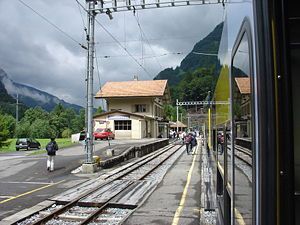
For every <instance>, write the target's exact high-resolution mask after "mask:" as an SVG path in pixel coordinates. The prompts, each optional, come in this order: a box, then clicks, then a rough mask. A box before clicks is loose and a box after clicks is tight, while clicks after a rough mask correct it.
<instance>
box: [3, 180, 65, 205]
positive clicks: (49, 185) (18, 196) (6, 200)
mask: <svg viewBox="0 0 300 225" xmlns="http://www.w3.org/2000/svg"><path fill="white" fill-rule="evenodd" d="M64 181H65V180H61V181H59V182H57V183H53V184H48V185H46V186H43V187H40V188H37V189H34V190H31V191H28V192H25V193H23V194H20V195H17V196H14V197H11V198H9V199H5V200H3V201H1V202H0V204H3V203H5V202H9V201H11V200H14V199H16V198H20V197H22V196H25V195H29V194H31V193H34V192H36V191H40V190H43V189H45V188H48V187H51V186H54V185H57V184H60V183H62V182H64Z"/></svg>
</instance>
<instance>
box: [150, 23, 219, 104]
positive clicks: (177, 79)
mask: <svg viewBox="0 0 300 225" xmlns="http://www.w3.org/2000/svg"><path fill="white" fill-rule="evenodd" d="M222 29H223V23H220V24H219V25H217V26H216V27H215V29H214V30H213V31H212V32H211V33H210V34H208V35H207V36H206V37H205V38H203V39H202V40H201V41H199V42H198V43H196V44H195V46H194V47H193V50H192V51H191V52H190V53H189V54H188V55H187V56H186V57H185V58H184V59H183V60H182V61H181V63H180V66H177V67H176V68H175V69H173V68H167V69H165V70H163V71H161V72H160V73H159V74H158V75H157V76H156V77H155V78H154V80H159V79H167V80H168V84H169V86H170V88H171V95H172V100H173V103H174V102H175V101H176V99H179V100H180V101H193V100H204V99H205V98H206V97H207V93H208V91H211V92H212V93H213V91H214V88H215V84H216V80H217V77H218V74H219V72H220V63H219V61H218V57H217V52H218V49H219V44H220V39H221V35H222Z"/></svg>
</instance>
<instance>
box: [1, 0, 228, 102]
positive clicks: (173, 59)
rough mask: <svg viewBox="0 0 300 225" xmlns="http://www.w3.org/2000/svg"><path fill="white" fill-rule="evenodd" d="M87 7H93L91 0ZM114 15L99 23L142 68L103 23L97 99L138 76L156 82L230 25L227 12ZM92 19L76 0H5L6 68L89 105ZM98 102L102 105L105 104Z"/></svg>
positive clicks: (211, 8) (217, 8)
mask: <svg viewBox="0 0 300 225" xmlns="http://www.w3.org/2000/svg"><path fill="white" fill-rule="evenodd" d="M21 1H23V2H24V3H25V4H27V5H28V6H30V7H31V8H33V9H34V10H35V11H36V12H38V13H39V14H40V15H42V16H43V17H44V18H46V19H47V20H48V21H50V22H51V23H52V24H54V26H56V27H58V28H59V29H60V30H61V31H59V30H57V29H56V28H55V27H54V26H53V25H50V24H49V23H47V22H46V21H45V20H44V19H42V18H41V17H39V16H38V15H36V14H35V13H34V12H33V11H32V10H30V9H29V8H28V7H26V6H25V5H24V4H22V3H21ZM79 2H80V3H81V4H82V5H83V6H85V1H84V0H79ZM146 2H147V0H146ZM112 16H113V19H112V20H110V19H109V17H108V16H107V15H106V14H105V13H104V14H98V15H97V17H96V19H97V21H98V22H99V23H100V24H101V25H102V26H104V27H105V28H106V30H108V31H109V33H110V34H112V35H113V36H114V37H115V39H117V40H118V41H119V43H120V44H121V45H122V46H123V47H124V48H126V50H127V51H128V52H130V54H131V55H132V56H133V57H134V58H135V59H136V61H137V62H138V63H137V62H135V61H134V60H133V59H132V58H131V57H129V55H128V54H127V53H126V52H125V50H124V49H123V48H121V47H120V46H119V45H118V44H117V43H116V41H115V40H114V39H112V38H111V36H110V35H109V34H108V33H107V32H106V31H105V30H104V29H102V27H101V26H100V25H99V24H98V23H96V26H95V43H96V56H97V60H95V71H94V92H95V93H96V92H97V91H98V90H99V89H100V86H101V85H104V84H105V82H107V81H128V80H132V79H133V77H134V76H135V75H137V76H138V78H139V79H140V80H149V79H153V78H154V77H155V76H156V75H157V74H158V73H159V72H160V71H162V70H163V69H165V68H170V67H173V68H175V67H176V66H178V65H180V62H181V60H182V59H183V58H184V57H185V56H186V55H187V54H188V53H189V52H190V51H191V50H192V48H193V46H194V45H195V44H196V43H197V42H198V41H200V40H201V39H202V38H204V37H205V36H206V35H207V34H209V33H210V32H211V31H212V30H213V29H214V28H215V26H216V25H217V24H219V23H220V22H221V21H222V19H223V7H222V5H220V4H219V5H216V4H211V5H202V6H201V5H198V6H187V7H170V8H163V9H147V10H139V11H137V12H136V13H135V15H134V13H133V12H132V11H128V12H117V13H114V12H113V13H112ZM86 17H87V16H86V13H85V11H84V10H83V9H82V8H80V6H79V5H78V4H77V2H76V1H75V0H51V1H49V0H13V1H12V0H0V30H1V32H0V43H1V45H0V46H1V47H0V68H2V69H3V70H5V71H6V73H7V74H8V76H9V77H10V78H11V79H12V80H14V81H15V82H17V83H22V84H26V85H29V86H32V87H35V88H37V89H40V90H43V91H46V92H48V93H50V94H52V95H55V96H57V97H58V98H60V99H63V100H65V101H67V102H70V103H74V104H78V105H82V106H84V105H85V95H86V93H85V90H86V88H85V77H86V56H87V52H86V50H84V49H83V48H81V47H80V45H79V43H80V44H83V45H86V40H85V33H84V27H86V26H87V22H86ZM138 23H139V24H140V27H139V26H138ZM177 53H180V54H177ZM138 64H140V65H142V67H143V68H144V69H145V70H146V71H147V72H145V70H144V69H143V68H142V67H141V66H139V65H138ZM94 102H95V105H97V104H98V103H99V100H95V101H94Z"/></svg>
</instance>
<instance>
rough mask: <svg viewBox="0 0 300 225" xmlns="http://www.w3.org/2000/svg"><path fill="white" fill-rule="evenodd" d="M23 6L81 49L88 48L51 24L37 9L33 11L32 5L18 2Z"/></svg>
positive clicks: (20, 0)
mask: <svg viewBox="0 0 300 225" xmlns="http://www.w3.org/2000/svg"><path fill="white" fill-rule="evenodd" d="M18 1H19V2H20V3H21V4H23V5H24V6H26V7H27V8H28V9H30V10H31V11H32V12H34V13H35V14H36V15H38V16H39V17H40V18H42V19H43V20H44V21H46V22H47V23H48V24H50V25H51V26H52V27H54V28H55V29H56V30H58V31H59V32H61V33H62V34H63V35H65V36H66V37H68V38H69V39H70V40H72V41H73V42H75V43H76V44H78V45H79V46H80V47H82V48H84V49H87V48H86V46H84V45H83V44H81V43H80V42H79V41H77V40H76V39H75V38H73V37H72V36H71V35H69V34H68V33H67V32H65V31H64V30H62V29H61V28H60V27H58V26H57V25H55V24H54V23H53V22H51V21H50V20H49V19H47V18H46V17H45V16H43V15H42V14H40V13H39V12H38V11H36V10H35V9H33V8H32V7H31V6H30V5H28V4H27V3H25V2H24V1H22V0H18Z"/></svg>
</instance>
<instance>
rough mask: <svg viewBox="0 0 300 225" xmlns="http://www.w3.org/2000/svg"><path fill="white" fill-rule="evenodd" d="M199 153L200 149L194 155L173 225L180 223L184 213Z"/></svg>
mask: <svg viewBox="0 0 300 225" xmlns="http://www.w3.org/2000/svg"><path fill="white" fill-rule="evenodd" d="M197 153H198V148H197V149H196V151H195V153H194V158H193V162H192V165H191V167H190V170H189V173H188V176H187V181H186V184H185V187H184V189H183V193H182V196H181V200H180V203H179V206H178V208H177V210H176V212H175V215H174V217H173V222H172V225H177V224H178V222H179V218H180V215H181V212H182V210H183V207H184V203H185V199H186V195H187V190H188V187H189V185H190V182H191V178H192V173H193V170H194V166H195V161H196V157H197Z"/></svg>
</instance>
